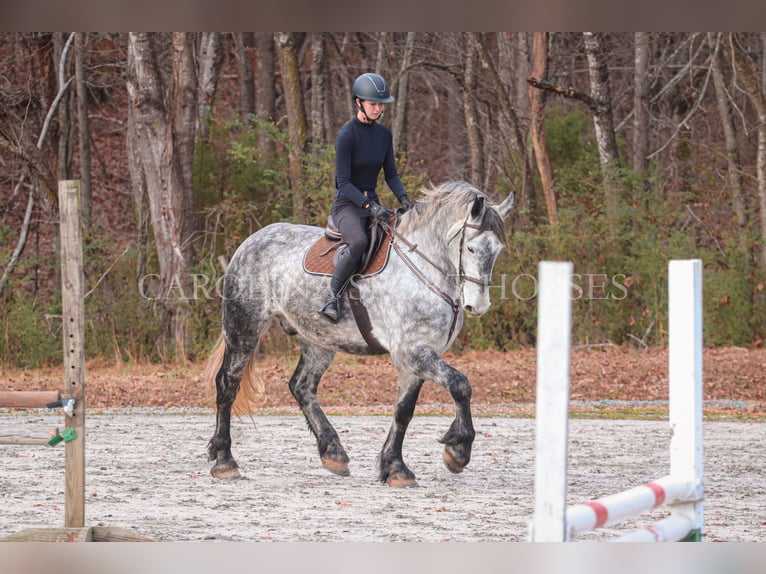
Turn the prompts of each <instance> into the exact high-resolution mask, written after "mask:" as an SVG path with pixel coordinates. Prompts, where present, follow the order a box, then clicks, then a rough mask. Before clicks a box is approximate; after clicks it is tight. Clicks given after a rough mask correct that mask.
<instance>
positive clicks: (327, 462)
mask: <svg viewBox="0 0 766 574" xmlns="http://www.w3.org/2000/svg"><path fill="white" fill-rule="evenodd" d="M322 466H323V467H325V468H326V469H327V470H329V471H330V472H331V473H333V474H337V475H338V476H351V471H349V469H348V462H346V461H343V460H338V459H337V458H330V457H325V458H323V459H322Z"/></svg>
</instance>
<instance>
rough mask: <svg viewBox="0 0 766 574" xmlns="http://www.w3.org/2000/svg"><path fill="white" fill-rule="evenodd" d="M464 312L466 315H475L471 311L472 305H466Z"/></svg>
mask: <svg viewBox="0 0 766 574" xmlns="http://www.w3.org/2000/svg"><path fill="white" fill-rule="evenodd" d="M465 310H466V312H467V313H475V312H474V310H473V305H466V306H465Z"/></svg>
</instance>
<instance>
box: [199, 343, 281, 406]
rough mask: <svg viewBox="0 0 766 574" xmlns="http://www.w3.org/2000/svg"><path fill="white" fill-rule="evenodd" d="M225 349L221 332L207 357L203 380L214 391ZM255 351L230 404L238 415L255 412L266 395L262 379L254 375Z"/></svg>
mask: <svg viewBox="0 0 766 574" xmlns="http://www.w3.org/2000/svg"><path fill="white" fill-rule="evenodd" d="M225 351H226V341H225V340H224V338H223V333H221V335H220V336H219V337H218V341H216V343H215V346H214V347H213V350H212V352H211V353H210V357H208V360H207V364H206V365H205V371H204V374H203V380H204V381H205V384H206V385H207V387H208V388H210V389H212V391H213V392H214V391H215V377H216V375H217V374H218V371H219V370H220V368H221V365H222V364H223V356H224V353H225ZM255 363H256V360H255V352H253V354H252V355H251V356H250V360H249V361H248V362H247V365H246V366H245V372H244V373H243V375H242V381H241V383H240V385H239V392H238V393H237V398H236V400H235V401H234V404H233V405H232V410H233V411H234V414H235V415H237V416H238V417H241V416H242V415H249V414H252V413H253V412H255V408H256V407H258V406H260V405H262V404H263V400H264V397H265V395H266V388H265V387H264V385H263V381H262V380H261V379H260V378H258V377H256V376H255Z"/></svg>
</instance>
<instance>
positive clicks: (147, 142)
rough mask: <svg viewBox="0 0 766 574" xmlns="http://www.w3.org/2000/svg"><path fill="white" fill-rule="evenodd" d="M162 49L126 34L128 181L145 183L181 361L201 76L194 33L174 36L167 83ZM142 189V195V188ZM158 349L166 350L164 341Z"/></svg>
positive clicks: (162, 297)
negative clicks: (195, 58)
mask: <svg viewBox="0 0 766 574" xmlns="http://www.w3.org/2000/svg"><path fill="white" fill-rule="evenodd" d="M159 54H160V52H159V51H158V50H156V49H155V46H154V44H153V42H152V34H147V33H130V34H128V78H127V88H128V95H129V96H130V103H131V105H130V109H129V118H128V121H129V122H130V123H131V124H132V126H131V128H130V130H131V131H130V133H132V134H134V137H135V141H134V142H132V144H131V148H130V149H131V152H132V155H134V156H135V157H133V159H132V160H131V162H130V166H131V169H138V170H140V173H136V174H132V175H131V179H132V180H133V181H134V182H139V184H140V185H145V186H146V190H147V194H148V197H149V210H150V214H151V217H150V219H151V223H152V228H153V230H154V238H155V242H156V249H157V259H158V262H159V267H160V273H159V275H160V286H159V292H158V293H157V294H156V295H157V298H158V300H159V301H161V303H162V304H163V305H164V309H165V312H166V313H167V326H168V330H169V335H170V337H171V340H172V342H173V349H174V351H175V357H176V358H177V359H181V360H185V359H186V348H187V323H188V314H189V305H188V300H187V298H186V289H188V272H187V268H188V267H189V266H190V264H191V261H190V260H189V256H190V254H191V249H190V242H189V237H188V236H187V234H188V231H189V230H190V228H191V225H190V223H189V220H190V218H191V211H190V207H191V193H192V189H191V181H192V178H191V175H192V172H191V166H192V158H193V151H194V126H195V117H194V115H195V110H196V78H195V76H194V65H193V64H194V61H193V52H192V41H191V34H187V33H174V34H173V36H172V51H171V54H172V60H173V61H172V65H171V70H172V72H171V75H170V77H169V78H168V81H169V85H168V86H165V85H164V83H163V79H162V76H161V74H160V61H159V60H160V57H159ZM137 193H138V192H137ZM160 350H161V352H164V351H166V350H167V347H166V346H165V344H161V349H160Z"/></svg>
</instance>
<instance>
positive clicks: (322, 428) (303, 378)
mask: <svg viewBox="0 0 766 574" xmlns="http://www.w3.org/2000/svg"><path fill="white" fill-rule="evenodd" d="M334 357H335V352H334V351H328V350H325V349H320V348H318V347H311V346H309V345H306V344H302V345H301V357H300V360H299V361H298V366H297V367H295V372H294V373H293V376H292V377H291V378H290V392H291V393H292V394H293V396H294V397H295V400H296V401H297V402H298V406H299V407H300V408H301V411H302V412H303V415H304V416H305V417H306V422H307V423H308V426H309V429H310V430H311V432H312V433H313V435H314V436H315V437H316V440H317V449H318V450H319V458H320V459H321V461H322V465H323V466H324V467H325V468H326V469H327V470H329V471H330V472H332V473H334V474H339V475H341V476H348V475H349V470H348V455H347V454H346V451H345V450H344V448H343V446H342V445H341V444H340V439H339V438H338V433H337V432H336V431H335V428H333V426H332V424H330V421H329V420H327V416H326V415H325V414H324V411H323V410H322V407H320V406H319V402H318V401H317V387H318V386H319V381H320V379H321V378H322V375H324V373H325V371H326V370H327V369H328V367H329V366H330V363H332V360H333V358H334Z"/></svg>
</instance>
